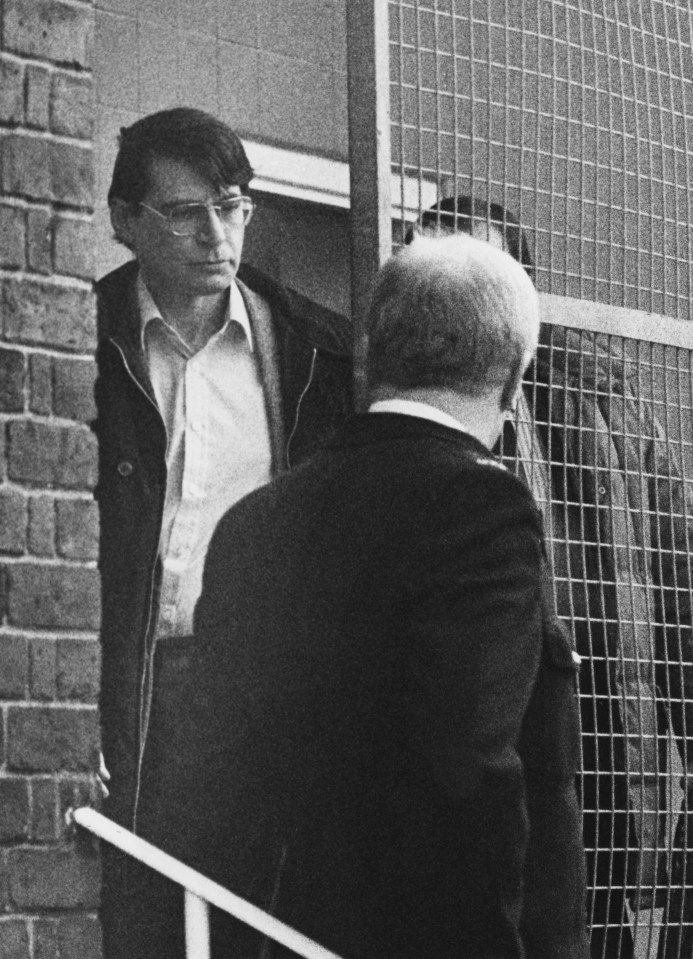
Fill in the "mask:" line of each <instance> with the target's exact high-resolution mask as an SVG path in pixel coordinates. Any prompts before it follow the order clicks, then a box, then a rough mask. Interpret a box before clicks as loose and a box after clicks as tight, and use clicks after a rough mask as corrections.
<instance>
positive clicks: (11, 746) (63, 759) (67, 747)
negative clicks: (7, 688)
mask: <svg viewBox="0 0 693 959" xmlns="http://www.w3.org/2000/svg"><path fill="white" fill-rule="evenodd" d="M98 749H99V727H98V719H97V713H96V710H95V709H93V708H90V707H85V708H84V709H79V708H70V709H64V708H60V707H56V706H26V707H23V706H22V707H20V706H9V707H8V709H7V765H8V768H9V769H10V770H11V771H12V772H21V773H29V772H34V773H54V772H55V773H57V772H63V771H65V772H83V773H87V772H89V771H90V770H92V769H94V768H95V767H96V759H97V756H98Z"/></svg>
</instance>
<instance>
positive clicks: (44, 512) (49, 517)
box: [28, 496, 55, 557]
mask: <svg viewBox="0 0 693 959" xmlns="http://www.w3.org/2000/svg"><path fill="white" fill-rule="evenodd" d="M28 545H29V552H30V553H31V555H32V556H46V557H48V556H55V500H54V499H53V497H52V496H32V497H31V498H30V499H29V544H28Z"/></svg>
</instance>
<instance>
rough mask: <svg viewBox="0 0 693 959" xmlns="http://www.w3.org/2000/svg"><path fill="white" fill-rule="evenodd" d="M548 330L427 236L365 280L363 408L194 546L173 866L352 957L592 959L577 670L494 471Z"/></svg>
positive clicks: (528, 509) (501, 262)
mask: <svg viewBox="0 0 693 959" xmlns="http://www.w3.org/2000/svg"><path fill="white" fill-rule="evenodd" d="M538 331H539V313H538V305H537V297H536V293H535V291H534V287H533V286H532V283H531V281H530V280H529V278H528V277H527V275H526V274H525V272H524V270H523V269H522V268H521V267H520V266H519V265H518V264H517V263H516V262H515V261H514V260H513V259H512V258H511V257H510V256H508V255H507V254H506V253H504V252H502V251H500V250H495V249H492V248H490V247H489V246H488V244H486V243H482V242H479V241H477V240H474V239H472V238H468V237H459V236H458V237H448V238H444V239H428V238H421V239H418V240H417V241H416V242H415V243H414V244H412V245H411V246H410V247H408V248H407V249H405V250H404V251H403V252H401V253H400V254H398V255H397V256H395V257H393V258H392V259H391V260H390V261H389V262H388V263H387V264H386V265H385V266H384V268H383V269H382V271H381V273H380V275H379V278H378V280H377V283H376V287H375V291H374V295H373V299H372V305H371V308H370V313H369V317H368V334H369V352H368V370H367V372H368V382H369V388H370V392H371V398H372V404H371V406H370V409H369V411H368V412H366V413H363V414H360V415H358V416H356V417H354V418H353V419H352V420H351V421H349V422H348V424H347V425H346V426H345V427H344V428H343V429H342V430H341V432H340V433H339V434H338V435H337V437H336V438H335V439H334V440H333V441H332V442H331V443H330V445H329V446H328V447H327V448H326V449H325V450H324V451H323V452H321V453H318V454H317V455H316V456H315V457H313V458H312V459H311V460H309V461H308V462H306V463H305V464H303V465H302V466H301V467H299V468H298V469H296V470H295V471H294V472H293V474H291V475H286V476H285V477H282V478H279V479H278V480H277V481H275V482H274V483H272V484H271V485H269V486H266V487H264V488H263V489H261V490H258V491H256V492H254V493H252V494H251V495H250V496H248V497H246V498H245V499H244V500H243V501H241V503H239V504H237V505H236V506H235V507H234V508H232V509H231V510H230V511H229V512H228V513H227V514H226V515H225V517H224V518H223V519H222V520H221V522H220V524H219V525H218V527H217V529H216V532H215V534H214V536H213V538H212V542H211V546H210V550H209V554H208V558H207V562H206V567H205V573H204V578H203V589H202V594H201V598H200V600H199V603H198V606H197V610H196V615H195V636H196V640H197V643H196V649H198V650H199V655H198V656H197V657H196V658H195V660H194V662H193V663H192V681H193V684H194V689H195V696H194V702H193V703H192V704H191V708H190V713H189V717H188V721H189V722H190V724H191V727H192V728H193V729H194V728H197V729H200V730H202V729H203V730H204V731H205V735H204V736H200V737H199V742H198V746H197V750H196V755H195V758H194V762H193V764H192V766H193V768H194V777H193V778H192V779H191V780H187V781H184V782H182V783H181V782H179V783H178V786H179V787H180V786H181V785H182V786H183V787H184V788H183V789H182V790H181V791H182V794H183V795H184V796H186V797H187V800H188V805H186V804H185V803H182V804H181V806H180V809H179V812H180V815H181V824H180V827H181V828H180V829H174V830H173V834H174V835H177V836H179V837H180V838H181V843H180V848H179V849H178V850H177V851H178V853H179V854H180V855H182V856H183V858H185V859H186V860H187V861H188V862H190V863H191V864H192V865H197V864H198V863H201V862H204V863H205V865H206V867H207V868H210V867H211V871H212V873H213V877H214V878H215V879H217V880H218V881H220V882H221V883H223V884H224V885H226V886H227V887H228V888H230V889H231V890H232V891H233V892H235V893H238V894H240V895H242V896H244V897H246V898H248V899H250V900H251V901H252V902H253V903H255V904H256V905H258V906H260V907H262V908H264V909H266V910H268V911H271V912H272V913H273V914H275V915H276V916H277V917H278V918H279V919H281V920H283V921H285V922H287V923H288V924H290V925H292V926H294V927H296V928H297V929H298V930H299V931H300V932H302V933H304V934H307V935H308V936H310V937H312V938H313V939H316V940H317V941H318V942H320V943H322V944H323V945H325V946H326V947H328V948H329V949H331V950H333V951H335V952H337V953H339V954H340V955H342V956H345V957H348V959H356V957H358V959H425V957H431V959H463V957H468V959H501V957H502V959H522V957H528V959H539V957H547V959H548V957H551V959H559V957H560V959H584V957H585V956H586V955H587V945H586V936H585V915H584V888H585V877H584V857H583V852H582V843H581V832H580V812H579V808H578V804H577V800H576V795H575V788H574V777H575V769H576V765H577V759H578V739H577V736H578V731H577V715H576V705H575V698H574V684H575V667H574V664H573V659H572V655H571V650H570V646H569V644H568V642H567V641H566V639H565V637H564V636H563V634H562V633H561V631H560V629H559V627H558V625H557V623H556V621H555V618H554V616H553V615H552V613H551V612H550V602H549V590H548V588H547V584H546V574H545V552H544V543H543V534H542V525H541V520H540V517H539V513H538V511H537V508H536V506H535V504H534V501H533V499H532V496H531V494H530V492H529V490H528V488H527V486H526V485H525V484H524V483H523V482H522V481H521V480H519V479H518V478H517V477H515V476H514V475H511V473H509V472H507V471H506V470H505V469H504V468H503V467H502V466H501V465H500V464H499V463H498V461H497V460H496V459H495V458H494V457H493V456H492V454H491V453H490V448H491V447H492V446H493V444H494V443H495V442H496V439H497V437H498V435H499V433H500V430H501V428H502V424H503V420H504V417H505V414H506V412H507V411H508V410H509V409H511V408H512V406H513V404H514V402H515V398H516V396H517V392H518V388H519V386H520V381H521V377H522V374H523V372H524V370H525V368H526V366H527V364H528V363H529V362H530V360H531V358H532V356H533V353H534V350H535V347H536V343H537V335H538ZM186 767H187V768H190V764H186ZM184 831H187V834H186V835H184V834H183V833H184ZM218 936H219V941H218V942H217V944H216V946H215V948H216V949H217V951H216V952H215V953H214V954H215V955H218V956H222V955H224V956H226V955H238V956H258V955H262V956H263V957H273V959H274V957H279V956H284V955H288V953H287V952H286V950H284V949H283V948H281V947H279V946H275V945H272V944H270V943H267V944H264V945H262V944H260V943H259V942H258V941H257V939H258V937H257V934H256V933H254V932H251V931H250V930H247V929H245V928H242V927H241V926H240V925H236V924H233V923H231V922H228V923H226V925H225V926H223V927H222V928H220V929H219V930H218Z"/></svg>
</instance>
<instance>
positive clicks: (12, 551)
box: [0, 487, 29, 556]
mask: <svg viewBox="0 0 693 959" xmlns="http://www.w3.org/2000/svg"><path fill="white" fill-rule="evenodd" d="M28 520H29V513H28V508H27V498H26V496H25V495H24V494H23V493H21V492H20V491H19V490H16V489H7V488H5V487H0V552H2V553H9V555H10V556H21V555H22V553H26V547H27V528H28Z"/></svg>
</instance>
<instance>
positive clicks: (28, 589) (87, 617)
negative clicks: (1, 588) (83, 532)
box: [6, 562, 100, 631]
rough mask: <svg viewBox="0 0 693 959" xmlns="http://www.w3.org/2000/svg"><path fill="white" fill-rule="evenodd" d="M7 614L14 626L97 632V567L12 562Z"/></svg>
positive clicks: (8, 571) (9, 569)
mask: <svg viewBox="0 0 693 959" xmlns="http://www.w3.org/2000/svg"><path fill="white" fill-rule="evenodd" d="M6 577H7V582H8V587H7V589H8V601H7V607H8V609H7V615H8V618H9V622H10V624H11V625H14V626H22V627H27V628H32V627H33V628H36V629H48V628H51V627H57V628H59V629H85V630H94V631H95V630H97V629H98V628H99V618H100V588H99V576H98V572H97V570H96V569H95V568H92V567H84V566H68V565H62V566H53V565H50V566H48V565H45V564H41V565H38V564H33V563H21V562H20V563H13V564H12V565H11V566H8V567H7V569H6Z"/></svg>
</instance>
